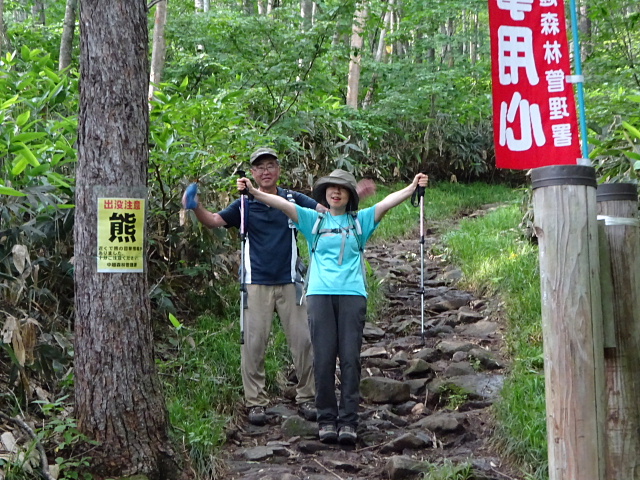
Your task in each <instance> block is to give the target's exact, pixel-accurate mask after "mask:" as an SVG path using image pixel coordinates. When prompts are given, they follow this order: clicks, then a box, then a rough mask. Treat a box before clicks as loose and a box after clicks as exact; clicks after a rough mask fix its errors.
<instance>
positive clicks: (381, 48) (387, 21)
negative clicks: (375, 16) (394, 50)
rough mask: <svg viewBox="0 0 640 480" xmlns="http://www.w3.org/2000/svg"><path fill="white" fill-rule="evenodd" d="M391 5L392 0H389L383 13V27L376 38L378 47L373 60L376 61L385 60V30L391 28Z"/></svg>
mask: <svg viewBox="0 0 640 480" xmlns="http://www.w3.org/2000/svg"><path fill="white" fill-rule="evenodd" d="M392 7H393V0H389V6H388V7H387V9H386V11H385V13H384V21H383V25H384V26H383V27H382V30H381V31H380V38H379V39H378V48H377V49H376V56H375V60H376V62H378V63H382V62H384V61H385V57H386V56H387V45H386V42H385V40H386V37H387V30H390V29H391V9H392Z"/></svg>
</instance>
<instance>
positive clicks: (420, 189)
mask: <svg viewBox="0 0 640 480" xmlns="http://www.w3.org/2000/svg"><path fill="white" fill-rule="evenodd" d="M424 190H425V187H421V186H418V187H416V191H415V192H414V193H413V196H412V198H411V203H412V204H413V206H414V207H416V206H418V205H416V203H415V197H416V195H417V196H418V198H419V205H420V289H419V290H418V291H419V293H420V336H421V337H422V344H423V345H424Z"/></svg>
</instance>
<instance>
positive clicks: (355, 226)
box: [349, 212, 367, 288]
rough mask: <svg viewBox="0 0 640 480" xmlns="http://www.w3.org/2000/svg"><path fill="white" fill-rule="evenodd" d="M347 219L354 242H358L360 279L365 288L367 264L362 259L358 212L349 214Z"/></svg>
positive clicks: (360, 228)
mask: <svg viewBox="0 0 640 480" xmlns="http://www.w3.org/2000/svg"><path fill="white" fill-rule="evenodd" d="M349 218H350V219H351V222H353V225H352V226H353V229H354V230H355V234H356V242H358V250H360V268H362V279H363V280H364V286H365V288H366V286H367V264H366V260H365V258H364V244H363V243H362V225H360V220H358V212H349Z"/></svg>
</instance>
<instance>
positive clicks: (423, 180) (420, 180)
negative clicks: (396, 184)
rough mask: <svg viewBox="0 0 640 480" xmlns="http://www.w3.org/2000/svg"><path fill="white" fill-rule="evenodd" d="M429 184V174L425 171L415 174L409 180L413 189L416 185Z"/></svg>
mask: <svg viewBox="0 0 640 480" xmlns="http://www.w3.org/2000/svg"><path fill="white" fill-rule="evenodd" d="M428 184H429V175H427V174H426V173H419V174H417V175H416V176H415V177H414V179H413V182H411V186H412V187H413V188H414V189H415V188H416V187H426V186H427V185H428Z"/></svg>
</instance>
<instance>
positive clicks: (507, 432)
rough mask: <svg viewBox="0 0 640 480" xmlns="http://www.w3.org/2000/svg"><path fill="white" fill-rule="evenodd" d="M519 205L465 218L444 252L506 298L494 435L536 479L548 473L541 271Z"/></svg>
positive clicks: (478, 284) (472, 281) (473, 280)
mask: <svg viewBox="0 0 640 480" xmlns="http://www.w3.org/2000/svg"><path fill="white" fill-rule="evenodd" d="M521 218H522V212H521V210H520V208H519V207H518V206H517V205H509V206H507V207H504V208H500V209H498V210H496V211H494V212H491V213H489V214H487V215H486V216H484V217H482V218H479V219H473V220H466V219H465V220H463V221H461V222H460V224H459V227H458V228H456V229H455V230H452V231H450V232H448V233H447V234H446V235H444V236H443V240H442V241H443V245H444V251H445V254H446V255H449V256H450V260H451V261H453V263H456V264H458V265H459V266H460V267H461V269H462V271H463V274H464V283H465V287H467V288H470V289H472V290H474V291H476V292H480V293H484V294H496V295H499V296H500V298H501V299H502V300H503V302H504V309H503V310H504V313H505V315H506V320H507V322H508V332H509V333H508V335H507V338H506V340H507V345H508V348H509V353H510V355H511V357H512V361H513V365H512V371H511V374H510V376H509V378H508V380H507V382H506V384H505V387H504V390H503V394H502V399H501V401H500V402H499V403H497V404H496V405H495V412H496V414H497V417H498V421H499V424H498V426H497V431H496V437H497V438H498V439H499V440H498V442H499V444H500V446H501V447H502V449H503V450H504V452H505V453H506V454H507V455H509V456H510V457H512V458H514V459H516V460H517V463H518V464H519V465H520V466H521V467H522V468H523V470H524V471H525V472H526V474H527V475H529V477H530V478H532V479H539V480H542V479H545V478H547V471H548V468H547V443H546V424H545V400H544V376H543V366H544V364H543V354H542V323H541V321H540V318H541V310H540V308H541V307H540V276H539V268H538V249H537V246H536V245H534V244H532V243H531V242H529V241H528V240H527V239H525V238H523V236H522V235H521V232H520V230H519V229H518V227H517V226H518V224H519V223H520V220H521Z"/></svg>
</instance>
